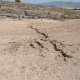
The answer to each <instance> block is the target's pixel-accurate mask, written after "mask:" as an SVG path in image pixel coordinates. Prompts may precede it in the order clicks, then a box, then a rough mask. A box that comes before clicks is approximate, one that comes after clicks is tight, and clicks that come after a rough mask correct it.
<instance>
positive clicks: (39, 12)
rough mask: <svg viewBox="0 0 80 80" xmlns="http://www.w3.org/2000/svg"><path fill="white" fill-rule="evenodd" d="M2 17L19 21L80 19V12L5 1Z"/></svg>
mask: <svg viewBox="0 0 80 80" xmlns="http://www.w3.org/2000/svg"><path fill="white" fill-rule="evenodd" d="M0 17H11V18H19V19H22V18H31V19H40V18H45V19H80V10H77V11H76V10H74V9H66V8H59V7H56V6H47V5H39V4H25V3H14V2H5V1H3V2H0Z"/></svg>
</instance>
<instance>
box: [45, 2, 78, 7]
mask: <svg viewBox="0 0 80 80" xmlns="http://www.w3.org/2000/svg"><path fill="white" fill-rule="evenodd" d="M45 4H46V5H50V6H58V7H68V8H80V2H65V1H54V2H49V3H45Z"/></svg>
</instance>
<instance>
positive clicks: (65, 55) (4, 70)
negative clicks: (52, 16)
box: [0, 19, 80, 80]
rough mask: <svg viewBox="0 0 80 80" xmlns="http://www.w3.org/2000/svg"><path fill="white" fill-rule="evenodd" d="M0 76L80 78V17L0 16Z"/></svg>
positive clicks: (16, 79)
mask: <svg viewBox="0 0 80 80" xmlns="http://www.w3.org/2000/svg"><path fill="white" fill-rule="evenodd" d="M0 80H80V20H79V19H76V20H75V19H74V20H65V21H55V20H47V19H43V20H40V19H35V20H34V19H27V20H17V19H16V20H13V19H0Z"/></svg>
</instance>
